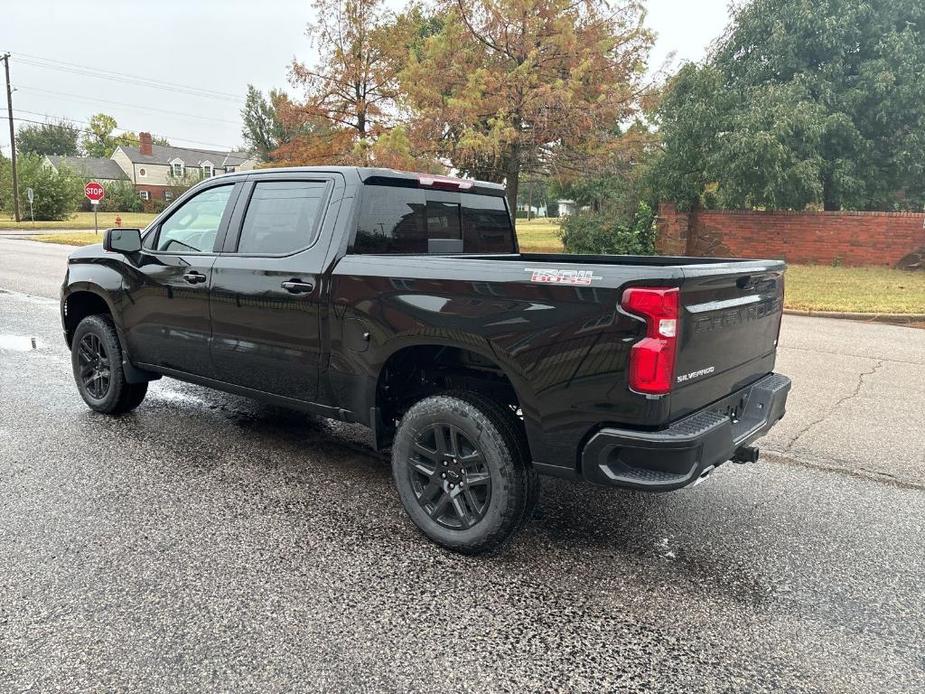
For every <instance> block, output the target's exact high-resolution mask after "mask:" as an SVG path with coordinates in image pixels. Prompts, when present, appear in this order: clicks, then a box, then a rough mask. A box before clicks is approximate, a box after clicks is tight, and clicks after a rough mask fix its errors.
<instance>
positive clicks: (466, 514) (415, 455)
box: [408, 422, 491, 530]
mask: <svg viewBox="0 0 925 694" xmlns="http://www.w3.org/2000/svg"><path fill="white" fill-rule="evenodd" d="M408 474H409V476H410V481H411V488H412V489H413V490H414V494H415V497H416V498H417V502H418V504H420V505H421V508H423V509H424V512H425V513H427V515H428V516H430V517H431V518H432V519H433V520H434V521H436V522H437V523H438V524H439V525H442V526H443V527H445V528H450V529H453V530H464V529H466V528H471V527H472V526H474V525H475V524H476V523H478V522H479V521H480V520H482V518H483V517H484V516H485V512H486V511H487V510H488V505H489V503H490V502H491V473H490V472H489V470H488V467H487V465H486V463H485V459H484V458H483V457H482V453H481V452H480V451H479V449H478V447H477V446H476V445H475V444H474V443H473V442H472V441H471V440H470V439H469V438H468V437H467V436H466V435H465V434H464V433H463V432H462V431H461V430H460V429H459V427H457V426H454V425H453V424H447V423H443V422H438V423H435V424H432V425H430V426H428V427H426V428H425V429H422V430H421V431H420V432H419V433H418V435H417V436H416V437H415V441H414V445H413V446H412V449H411V461H410V465H409V466H408Z"/></svg>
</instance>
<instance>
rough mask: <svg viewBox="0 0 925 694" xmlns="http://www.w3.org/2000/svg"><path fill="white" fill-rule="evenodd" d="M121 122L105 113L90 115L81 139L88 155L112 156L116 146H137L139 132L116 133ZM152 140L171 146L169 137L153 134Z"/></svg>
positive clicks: (155, 142)
mask: <svg viewBox="0 0 925 694" xmlns="http://www.w3.org/2000/svg"><path fill="white" fill-rule="evenodd" d="M118 129H119V123H118V122H117V121H116V119H115V118H113V117H112V116H110V115H108V114H105V113H96V114H94V115H92V116H90V121H89V124H88V126H87V129H86V130H85V131H84V135H83V138H82V139H81V143H80V144H81V148H82V149H83V152H84V154H86V155H87V156H88V157H111V156H112V153H113V152H114V151H115V149H116V147H119V146H122V147H137V146H138V134H137V133H134V132H132V131H130V130H124V131H123V132H122V133H121V134H116V133H115V131H116V130H118ZM151 142H152V143H153V144H155V145H165V146H169V145H170V142H169V141H168V140H167V138H164V137H158V136H157V135H153V136H152V137H151Z"/></svg>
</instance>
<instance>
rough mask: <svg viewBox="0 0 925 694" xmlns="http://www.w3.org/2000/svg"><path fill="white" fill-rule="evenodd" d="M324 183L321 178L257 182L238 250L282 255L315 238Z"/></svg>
mask: <svg viewBox="0 0 925 694" xmlns="http://www.w3.org/2000/svg"><path fill="white" fill-rule="evenodd" d="M326 190H327V184H326V183H323V182H320V181H260V182H259V183H257V184H256V185H255V186H254V192H253V194H252V195H251V199H250V203H249V204H248V206H247V213H246V214H245V215H244V224H243V225H242V227H241V238H240V240H239V241H238V253H255V254H256V253H260V254H262V253H267V254H273V255H278V254H285V253H294V252H295V251H300V250H302V249H303V248H307V247H308V246H310V245H311V244H312V242H313V241H314V240H315V234H316V230H317V228H318V222H319V221H320V218H321V216H322V215H321V210H322V207H321V205H322V203H323V202H324V199H325V191H326Z"/></svg>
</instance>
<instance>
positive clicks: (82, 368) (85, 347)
mask: <svg viewBox="0 0 925 694" xmlns="http://www.w3.org/2000/svg"><path fill="white" fill-rule="evenodd" d="M71 366H72V368H73V370H74V381H75V382H76V383H77V390H78V392H79V393H80V397H82V398H83V400H84V402H85V403H87V405H88V406H89V407H90V408H91V409H93V410H96V411H97V412H103V413H105V414H124V413H126V412H130V411H132V410H134V409H135V408H136V407H138V405H140V404H141V401H142V400H144V398H145V393H147V392H148V384H147V382H144V381H143V382H141V383H129V382H128V380H127V378H126V375H125V367H124V366H123V357H122V346H121V344H120V342H119V335H118V333H117V332H116V328H115V325H114V324H113V322H112V317H111V316H109V315H106V314H95V315H92V316H87V317H86V318H84V319H83V320H81V321H80V323H79V324H78V325H77V328H76V329H75V330H74V337H73V339H72V341H71Z"/></svg>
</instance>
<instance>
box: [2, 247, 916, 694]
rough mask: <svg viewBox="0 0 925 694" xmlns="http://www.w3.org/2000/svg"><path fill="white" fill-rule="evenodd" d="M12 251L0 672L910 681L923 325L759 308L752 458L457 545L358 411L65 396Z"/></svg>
mask: <svg viewBox="0 0 925 694" xmlns="http://www.w3.org/2000/svg"><path fill="white" fill-rule="evenodd" d="M14 244H15V245H14ZM37 246H38V244H33V243H31V242H25V241H20V240H8V239H0V412H2V416H0V483H2V488H3V497H2V504H0V556H2V557H3V558H4V560H3V561H2V562H0V691H26V690H29V691H45V690H51V689H60V690H65V691H69V692H76V691H99V690H113V689H118V690H163V691H200V690H235V691H260V692H266V691H289V690H292V689H311V690H328V691H346V690H349V691H379V690H386V691H407V690H416V691H448V690H456V691H517V692H520V691H537V690H550V689H553V690H566V691H589V692H590V691H593V692H600V691H608V690H616V689H620V690H625V691H679V692H680V691H692V690H695V691H749V692H762V691H820V692H856V691H871V692H875V691H876V692H881V691H890V692H905V691H908V692H916V691H922V689H923V688H925V652H923V648H922V644H923V643H925V602H923V599H922V598H923V576H925V533H923V532H922V527H923V526H925V440H923V439H925V437H923V436H922V424H921V422H922V421H923V415H925V390H923V385H922V384H923V383H925V378H923V376H925V331H916V330H912V329H907V328H898V327H891V326H883V325H864V324H859V323H853V322H838V321H829V320H822V319H811V318H796V317H787V318H786V319H785V323H784V329H783V333H782V343H781V353H780V360H779V369H780V370H781V371H783V372H784V373H788V374H790V375H792V376H793V377H794V391H793V394H792V396H791V403H790V408H789V412H788V415H787V417H786V418H785V420H784V421H783V422H781V425H780V426H779V427H778V428H777V429H776V430H775V431H774V432H772V434H771V435H770V436H768V437H766V439H765V440H764V441H763V442H762V443H763V444H764V446H765V447H766V448H770V449H772V451H773V452H772V453H771V454H769V455H768V456H767V457H766V459H765V460H764V461H763V462H760V463H758V464H756V465H748V466H734V467H733V466H731V465H730V466H724V467H723V468H720V469H719V470H718V471H717V473H716V474H715V475H714V476H713V477H712V478H711V479H710V480H709V481H708V482H707V483H705V484H702V485H699V486H697V487H695V488H692V489H688V490H682V491H680V492H675V493H671V494H665V495H646V494H642V493H634V492H615V491H611V490H606V489H596V488H592V487H589V486H585V485H576V484H570V483H567V482H562V481H558V480H544V488H543V496H542V502H541V506H542V513H541V514H540V516H539V517H537V518H536V519H534V520H533V521H532V522H531V523H530V525H529V526H528V527H527V529H526V531H525V532H524V533H522V534H521V535H520V536H519V537H518V539H517V541H516V542H515V543H514V544H513V545H512V546H511V547H510V548H509V549H508V550H507V551H506V552H505V553H503V554H501V555H498V556H494V557H490V558H482V559H472V558H465V557H460V556H456V555H452V554H449V553H447V552H444V551H442V550H440V549H438V548H437V547H435V546H433V545H431V544H428V543H426V542H425V541H423V540H422V539H421V538H420V537H419V536H418V534H417V533H416V532H415V531H414V529H413V528H412V527H411V525H410V523H409V522H408V521H407V520H406V519H405V517H404V515H403V512H402V510H401V507H400V505H399V502H398V500H397V498H396V495H395V493H394V491H393V489H392V485H391V481H390V479H389V470H388V466H387V464H386V462H385V461H384V460H383V459H382V458H380V457H379V456H377V455H376V454H374V453H373V452H372V451H371V450H369V448H368V447H367V435H366V433H365V431H363V430H362V429H358V428H355V427H349V426H344V425H336V424H332V423H329V422H326V421H325V420H318V419H312V418H309V417H305V416H303V415H299V414H293V413H289V412H285V411H282V410H278V409H274V408H270V407H266V406H262V405H259V404H255V403H252V402H250V401H247V400H243V399H240V398H235V397H232V396H227V395H222V394H218V393H214V392H211V391H208V390H205V389H202V388H198V387H194V386H189V385H185V384H181V383H178V382H171V381H168V380H162V381H159V382H157V383H155V384H153V385H152V388H151V390H150V392H149V395H148V398H147V399H146V400H145V402H144V403H143V404H142V406H141V407H140V408H139V409H138V410H137V411H136V412H135V413H133V414H131V415H128V416H125V417H122V418H119V419H112V418H108V417H104V416H100V415H96V414H94V413H92V412H90V411H89V410H88V409H87V408H86V407H85V406H84V405H83V403H82V402H81V401H80V399H79V397H78V395H77V392H76V389H75V388H74V387H73V385H72V382H71V375H70V364H69V357H68V354H67V352H66V349H65V346H64V344H63V341H62V340H61V337H60V330H59V327H58V317H57V304H56V302H55V301H54V298H53V297H54V296H55V294H56V293H57V286H58V284H59V283H60V262H59V261H60V260H61V259H62V258H63V257H64V256H65V255H66V253H67V249H60V248H58V247H54V246H48V247H47V248H45V247H43V248H37ZM26 264H28V266H29V271H28V272H25V273H23V272H20V271H19V270H17V269H16V268H17V267H18V266H19V265H26ZM49 273H52V274H51V275H49ZM3 290H6V291H3ZM32 338H35V348H33V347H32Z"/></svg>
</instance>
